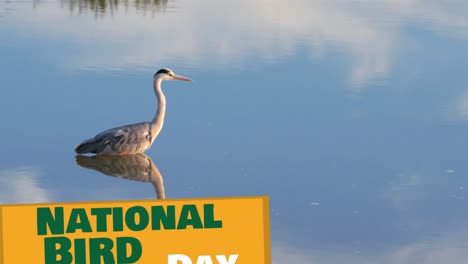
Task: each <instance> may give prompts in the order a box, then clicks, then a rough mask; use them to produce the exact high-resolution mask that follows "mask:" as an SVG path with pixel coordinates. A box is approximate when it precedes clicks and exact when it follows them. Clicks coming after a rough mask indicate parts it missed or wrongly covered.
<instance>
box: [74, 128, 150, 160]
mask: <svg viewBox="0 0 468 264" xmlns="http://www.w3.org/2000/svg"><path fill="white" fill-rule="evenodd" d="M150 144H151V135H150V125H149V123H137V124H132V125H126V126H121V127H116V128H111V129H109V130H106V131H104V132H102V133H99V134H98V135H96V136H95V137H94V138H90V139H88V140H85V141H83V142H82V143H81V144H80V145H92V146H93V147H94V149H95V151H93V152H94V153H97V154H99V153H102V154H106V153H138V152H142V151H144V150H145V149H146V148H147V147H148V146H149V145H150Z"/></svg>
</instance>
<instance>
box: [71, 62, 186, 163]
mask: <svg viewBox="0 0 468 264" xmlns="http://www.w3.org/2000/svg"><path fill="white" fill-rule="evenodd" d="M165 80H181V81H186V82H191V81H192V80H191V79H189V78H187V77H184V76H181V75H177V74H175V73H174V72H173V71H172V70H170V69H160V70H159V71H157V72H156V73H155V74H154V77H153V88H154V93H155V94H156V98H157V100H158V109H157V111H156V114H155V116H154V118H153V120H152V121H151V122H142V123H136V124H131V125H126V126H121V127H116V128H112V129H109V130H106V131H104V132H102V133H100V134H98V135H96V136H95V137H93V138H90V139H87V140H85V141H83V142H81V143H80V144H78V145H77V146H76V148H75V151H76V153H78V154H84V153H95V154H97V155H125V154H137V153H143V152H144V151H146V150H147V149H148V148H149V147H151V144H153V142H154V140H155V139H156V137H157V136H158V134H159V132H160V131H161V129H162V127H163V123H164V116H165V114H166V97H165V96H164V93H163V92H162V90H161V83H162V81H165Z"/></svg>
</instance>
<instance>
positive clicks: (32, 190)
mask: <svg viewBox="0 0 468 264" xmlns="http://www.w3.org/2000/svg"><path fill="white" fill-rule="evenodd" d="M50 200H51V199H50V194H49V193H48V191H47V190H46V189H45V188H42V187H40V186H39V182H38V173H37V171H36V170H34V169H32V168H27V167H24V168H16V169H9V170H3V171H0V203H3V204H16V203H46V202H49V201H50Z"/></svg>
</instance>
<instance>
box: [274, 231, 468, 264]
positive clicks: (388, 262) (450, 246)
mask: <svg viewBox="0 0 468 264" xmlns="http://www.w3.org/2000/svg"><path fill="white" fill-rule="evenodd" d="M427 239H430V240H427V241H418V242H414V243H408V244H404V245H395V246H393V247H391V248H389V249H388V250H385V251H382V252H374V251H372V250H369V251H370V252H369V253H368V252H366V251H364V250H365V249H362V250H360V249H356V250H355V251H354V252H349V253H343V252H324V251H320V249H315V250H310V251H308V252H298V251H296V250H294V249H292V248H288V247H287V246H276V247H275V246H274V247H273V248H272V256H273V263H274V264H281V263H299V264H306V263H307V264H332V263H333V264H335V263H336V264H341V263H349V264H354V263H356V264H358V263H359V264H371V263H379V264H413V263H425V264H439V263H467V261H468V251H467V250H466V244H467V243H468V228H463V229H460V230H455V231H451V232H447V233H443V234H433V235H431V236H428V238H427ZM344 251H347V250H346V249H344Z"/></svg>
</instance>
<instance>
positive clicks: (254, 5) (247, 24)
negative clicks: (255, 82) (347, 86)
mask: <svg viewBox="0 0 468 264" xmlns="http://www.w3.org/2000/svg"><path fill="white" fill-rule="evenodd" d="M169 3H170V4H168V5H169V6H170V7H168V8H173V9H171V10H176V12H163V13H158V14H156V15H155V16H144V15H141V13H139V12H138V11H135V10H132V9H130V10H127V9H124V8H120V9H115V14H114V16H124V18H120V19H112V18H108V19H101V20H98V21H96V20H94V19H89V17H87V16H86V15H83V16H75V17H73V19H70V17H69V12H64V10H63V8H59V7H58V5H54V4H44V5H43V6H39V7H38V8H37V10H35V11H25V10H21V12H22V13H18V14H17V16H18V24H23V25H24V22H23V21H24V20H29V22H28V24H32V27H34V28H36V29H37V30H39V31H41V32H47V33H46V34H54V35H59V36H60V37H61V38H64V39H67V40H69V39H71V40H73V41H76V42H78V43H81V44H82V46H81V47H80V50H79V51H78V52H71V53H67V55H68V56H72V58H66V60H64V63H68V66H69V67H73V68H74V67H79V68H81V69H83V68H87V69H89V68H99V69H122V68H123V69H125V68H128V67H132V69H134V68H135V66H140V67H151V69H153V68H154V66H155V65H161V64H165V63H166V62H167V61H170V62H174V60H180V61H184V63H185V64H195V65H196V66H197V67H200V66H205V65H208V67H213V66H219V65H223V66H226V67H228V66H229V67H232V66H231V65H233V64H237V65H239V64H240V63H242V62H243V61H248V60H250V59H252V58H251V57H252V56H258V57H263V58H264V59H267V60H272V61H275V60H277V59H282V57H284V56H288V55H291V54H294V53H295V52H296V50H297V49H298V47H305V48H306V49H308V50H310V53H311V54H312V56H313V57H316V58H320V57H322V56H323V53H326V52H327V51H328V50H338V51H339V52H340V53H341V52H342V53H343V54H345V55H346V56H348V57H349V58H351V61H352V64H351V71H350V78H351V79H352V81H353V82H354V84H356V87H360V86H361V85H363V84H365V83H366V82H367V81H368V80H371V79H373V78H378V77H385V76H386V75H388V74H389V73H390V71H391V68H392V65H393V62H394V60H395V58H396V57H397V55H398V51H397V48H398V47H400V46H401V42H402V39H403V38H404V37H411V36H410V35H405V36H404V35H403V34H404V33H403V32H404V31H402V30H401V29H402V28H403V26H405V25H407V24H410V23H413V24H414V23H418V24H419V25H423V26H425V27H426V26H427V27H428V28H430V29H433V30H436V31H438V32H439V31H443V32H449V33H448V34H451V35H452V36H457V37H458V36H460V35H461V36H465V37H466V36H468V34H466V33H467V32H466V28H467V27H468V12H464V11H463V10H467V7H468V2H463V1H455V2H453V3H452V4H451V5H447V4H445V3H442V2H439V1H423V0H414V1H387V0H382V1H364V2H355V1H328V0H315V1H309V0H302V1H282V0H281V1H280V0H277V1H204V2H199V1H177V2H169ZM44 9H47V10H44ZM25 12H34V14H33V15H32V14H28V13H25ZM387 21H389V22H387ZM52 25H53V26H52ZM59 25H60V26H59ZM27 27H28V30H30V27H31V25H27ZM44 29H47V30H44ZM70 29H73V30H70ZM444 34H445V33H444ZM93 36H99V37H93ZM90 47H92V48H90ZM330 48H331V49H330Z"/></svg>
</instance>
